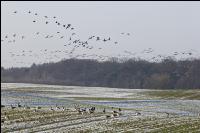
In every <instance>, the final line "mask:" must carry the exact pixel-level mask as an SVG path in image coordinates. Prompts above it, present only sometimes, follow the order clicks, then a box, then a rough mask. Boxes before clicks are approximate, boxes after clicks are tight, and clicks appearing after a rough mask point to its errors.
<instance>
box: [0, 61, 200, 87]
mask: <svg viewBox="0 0 200 133" xmlns="http://www.w3.org/2000/svg"><path fill="white" fill-rule="evenodd" d="M1 82H19V83H44V84H59V85H73V86H98V87H115V88H133V89H138V88H140V89H200V60H197V59H196V60H195V59H194V60H184V61H180V60H179V61H175V60H173V59H164V60H163V61H162V62H148V61H145V60H135V59H129V60H119V59H115V58H113V59H111V60H109V61H105V62H98V61H96V60H90V59H84V60H83V59H82V60H81V59H67V60H62V61H60V62H57V63H45V64H42V65H36V64H33V65H32V66H31V67H29V68H25V67H24V68H9V69H5V68H3V67H1Z"/></svg>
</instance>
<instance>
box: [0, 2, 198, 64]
mask: <svg viewBox="0 0 200 133" xmlns="http://www.w3.org/2000/svg"><path fill="white" fill-rule="evenodd" d="M15 10H16V11H17V14H13V12H14V11H15ZM29 10H30V11H32V12H34V13H38V16H37V17H35V16H34V15H30V14H28V13H27V12H28V11H29ZM45 15H46V16H50V17H53V16H56V17H57V20H58V21H61V22H62V23H66V24H68V23H70V24H72V26H74V27H75V31H74V32H76V34H77V38H80V39H82V40H87V38H88V37H89V36H91V35H98V36H100V37H105V38H107V37H111V40H112V43H111V42H110V43H109V42H108V43H106V44H105V43H103V42H98V43H96V42H95V41H91V45H92V46H94V47H95V48H94V49H92V50H87V49H84V48H78V49H77V50H76V51H75V54H81V53H82V54H83V53H86V54H94V53H95V54H99V55H109V56H117V55H119V54H125V53H124V50H128V51H131V52H132V53H135V52H136V53H140V52H141V51H143V50H144V49H148V48H152V49H154V52H153V53H152V54H137V55H138V56H142V57H144V58H147V59H148V58H151V57H152V56H154V55H157V54H165V55H170V54H172V53H173V52H174V51H178V52H181V51H191V50H195V53H194V54H193V56H194V57H200V55H199V51H200V2H198V1H197V2H194V1H193V2H189V1H186V2H167V1H166V2H147V1H143V2H134V1H133V2H131V1H130V2H122V1H121V2H114V1H110V2H103V1H102V2H101V1H96V2H78V1H76V2H56V1H54V2H44V1H43V2H24V1H21V2H1V28H2V30H1V37H2V38H4V37H5V35H8V36H12V35H13V34H14V33H16V34H17V35H25V39H24V40H21V39H20V38H18V39H16V42H15V43H7V42H2V43H1V48H2V49H1V65H2V66H4V67H11V66H29V65H30V64H31V63H33V62H36V63H42V62H47V61H48V59H46V58H48V57H49V56H50V55H49V54H44V52H41V51H40V50H41V49H48V51H51V50H68V51H70V50H71V49H72V48H73V47H72V46H68V47H64V46H63V45H64V44H66V43H67V39H63V40H62V39H58V38H57V39H44V36H45V35H47V34H52V35H55V33H56V31H60V32H61V33H62V34H64V35H66V36H69V33H67V32H66V31H65V30H63V29H62V28H59V27H58V26H57V25H55V24H53V23H49V24H48V25H45V18H43V16H45ZM33 20H36V21H37V23H36V24H33V22H32V21H33ZM48 21H50V22H51V21H52V18H49V19H48ZM52 22H54V21H52ZM37 31H39V32H40V33H41V35H40V36H39V37H36V35H35V33H36V32H37ZM122 32H125V33H130V36H122V35H121V34H120V33H122ZM8 40H9V39H8ZM113 41H118V42H119V44H118V45H114V44H113ZM98 47H102V49H101V50H99V49H98ZM23 50H25V52H26V51H28V50H32V51H33V54H35V55H37V56H38V57H37V56H36V57H32V56H19V57H11V56H10V55H11V53H10V52H13V53H16V54H18V53H19V54H22V53H21V52H22V51H23ZM26 55H28V54H26ZM57 56H58V57H60V58H57V59H56V58H55V59H54V60H53V61H58V60H60V59H61V58H65V57H66V58H67V56H66V55H65V54H62V53H61V54H58V55H57ZM183 57H184V56H180V57H179V58H183ZM20 62H25V64H24V63H20Z"/></svg>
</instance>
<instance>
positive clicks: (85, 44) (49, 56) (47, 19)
mask: <svg viewBox="0 0 200 133" xmlns="http://www.w3.org/2000/svg"><path fill="white" fill-rule="evenodd" d="M19 13H20V12H18V11H14V12H13V14H14V15H16V14H19ZM26 14H29V15H32V16H33V18H32V23H34V24H36V23H38V22H41V21H42V23H43V24H45V25H49V24H54V25H56V26H57V27H59V28H62V29H63V30H64V32H65V33H66V34H69V35H66V34H63V32H62V31H61V30H57V31H55V33H51V34H44V33H42V32H40V31H36V32H35V33H33V35H35V37H39V36H40V37H43V38H44V39H51V38H54V39H56V38H57V39H63V41H64V44H63V46H64V47H66V48H67V47H68V46H72V49H67V50H66V49H64V50H54V51H52V50H48V49H47V48H46V49H44V50H43V49H41V50H40V51H41V52H42V53H41V54H44V55H45V61H46V60H48V61H52V60H55V59H59V60H60V59H66V57H67V56H68V57H70V58H90V59H91V58H92V59H96V60H100V61H105V60H106V59H109V58H112V57H113V56H112V57H111V56H105V55H97V54H90V55H88V54H76V55H75V54H74V51H75V50H76V49H78V48H85V49H88V50H92V49H96V50H101V49H102V47H99V46H96V47H95V46H94V45H91V42H92V43H93V42H102V43H106V42H109V44H114V45H116V44H119V42H118V41H113V39H111V37H106V38H105V37H100V36H97V35H91V36H89V37H88V38H87V39H86V40H81V39H79V38H77V33H76V32H75V28H74V26H72V24H70V23H61V22H60V21H58V19H57V17H56V16H47V15H40V14H39V13H36V12H33V11H27V12H26ZM40 17H41V18H43V19H41V18H40ZM43 20H44V21H43ZM120 35H122V36H130V35H131V34H130V33H125V32H122V33H120ZM18 39H20V40H25V39H26V36H25V35H22V34H21V35H19V34H18V35H17V34H16V33H13V34H11V35H8V34H6V35H5V36H4V37H2V39H1V42H2V43H4V42H5V43H6V42H7V43H16V42H17V41H18ZM152 52H154V50H153V49H152V48H148V49H144V50H143V51H141V52H140V54H150V53H152ZM59 53H60V54H61V53H63V54H64V55H62V56H59V55H58V54H59ZM41 54H38V53H34V51H33V50H22V51H20V53H16V52H10V57H12V58H14V57H15V58H14V61H16V60H17V59H16V57H27V56H29V57H35V58H37V59H39V58H41ZM124 54H125V55H121V54H118V57H117V58H120V57H124V56H130V57H131V58H132V57H135V56H136V54H139V53H133V52H131V51H128V50H125V51H124ZM181 54H182V55H189V56H191V55H192V54H193V53H192V52H174V53H173V56H178V55H181ZM63 57H64V58H63ZM158 58H160V59H161V58H166V57H165V56H163V55H157V56H154V57H152V58H151V60H154V61H156V60H158ZM18 63H22V64H23V63H24V64H25V62H22V61H20V62H19V61H18Z"/></svg>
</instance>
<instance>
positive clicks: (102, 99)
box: [70, 97, 134, 101]
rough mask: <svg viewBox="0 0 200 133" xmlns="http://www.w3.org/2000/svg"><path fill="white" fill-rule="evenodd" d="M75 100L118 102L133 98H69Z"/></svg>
mask: <svg viewBox="0 0 200 133" xmlns="http://www.w3.org/2000/svg"><path fill="white" fill-rule="evenodd" d="M70 98H73V99H75V100H88V101H118V100H134V98H116V97H70Z"/></svg>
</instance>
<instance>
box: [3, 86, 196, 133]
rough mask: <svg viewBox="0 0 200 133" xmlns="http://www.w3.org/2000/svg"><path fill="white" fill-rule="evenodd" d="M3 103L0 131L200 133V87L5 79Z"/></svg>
mask: <svg viewBox="0 0 200 133" xmlns="http://www.w3.org/2000/svg"><path fill="white" fill-rule="evenodd" d="M18 103H19V104H20V105H21V107H17V104H18ZM1 104H2V105H5V107H2V108H1V132H20V133H21V132H22V133H27V132H51V133H53V132H61V133H62V132H70V133H73V132H85V133H89V132H95V133H96V132H107V133H115V132H124V133H134V132H136V133H137V132H139V133H141V132H151V133H169V132H170V133H173V132H175V133H177V132H181V133H188V132H193V133H198V132H200V90H184V91H183V90H173V91H172V90H146V89H134V90H133V89H120V88H101V87H78V86H56V85H38V84H14V83H1ZM11 105H13V106H15V107H16V108H14V109H12V108H11ZM75 107H79V108H80V109H84V108H86V111H84V112H78V111H77V110H76V109H75ZM91 107H95V108H96V109H95V111H94V112H90V111H89V108H91ZM119 108H120V109H121V111H119ZM104 109H105V112H103V110H104ZM113 111H117V113H113ZM114 114H115V115H114ZM116 114H117V115H116Z"/></svg>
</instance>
